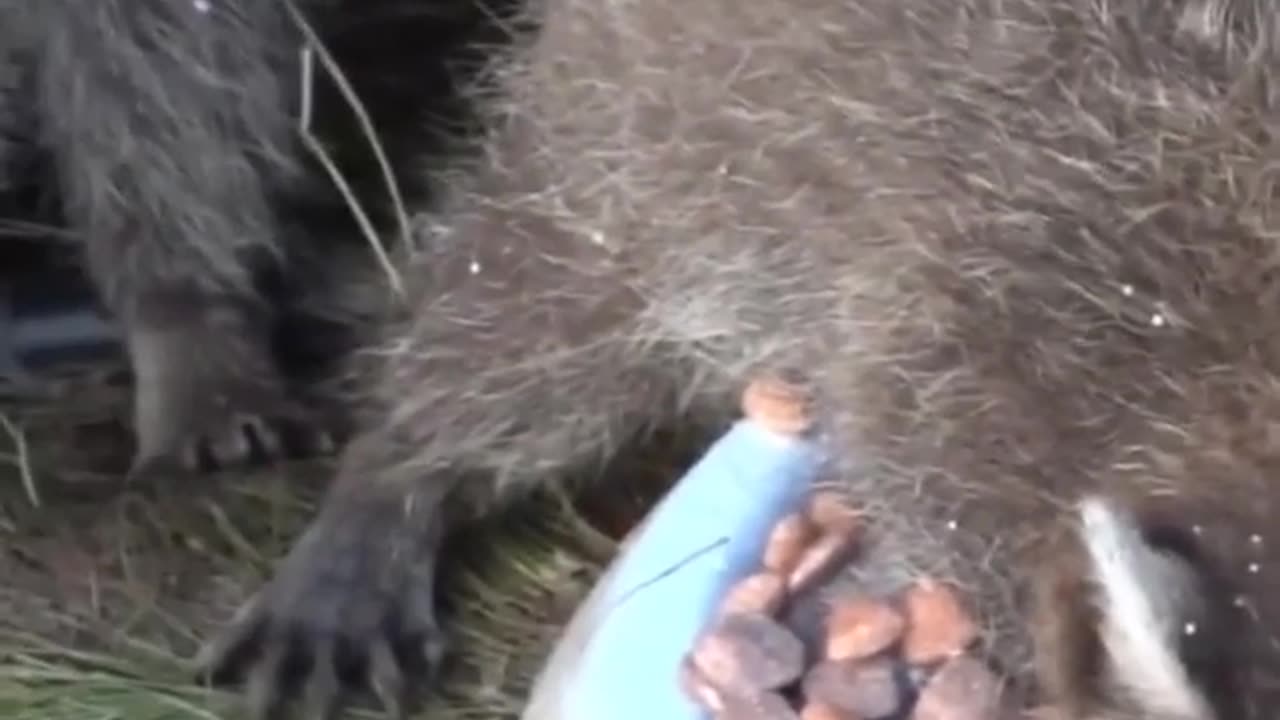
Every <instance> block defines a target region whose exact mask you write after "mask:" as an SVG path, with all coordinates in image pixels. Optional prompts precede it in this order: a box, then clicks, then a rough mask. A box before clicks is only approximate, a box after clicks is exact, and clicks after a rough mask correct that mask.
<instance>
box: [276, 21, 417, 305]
mask: <svg viewBox="0 0 1280 720" xmlns="http://www.w3.org/2000/svg"><path fill="white" fill-rule="evenodd" d="M283 2H284V5H285V7H286V8H287V9H288V10H289V13H290V15H292V16H293V20H294V22H295V23H296V24H297V26H298V29H299V30H301V31H302V34H303V35H304V36H305V38H306V45H305V46H304V47H303V51H302V53H303V54H302V60H303V62H302V75H303V77H302V93H303V107H302V111H301V113H300V118H299V125H300V131H301V134H302V137H303V141H304V142H305V143H306V145H307V148H308V150H310V151H311V152H312V153H314V154H316V156H317V158H319V159H320V161H321V163H322V164H323V165H324V166H325V171H326V172H328V173H329V175H330V177H331V178H333V180H334V182H335V183H337V184H338V189H339V191H340V192H342V194H343V197H344V198H345V199H346V200H347V202H348V203H350V204H352V210H353V211H355V212H356V214H357V221H358V222H360V225H361V230H362V231H364V232H365V233H366V234H369V235H370V240H371V242H373V244H374V252H375V253H376V254H377V256H378V262H379V263H380V264H381V265H382V266H383V270H384V271H386V272H387V273H388V278H389V280H390V282H391V284H392V288H393V290H394V291H395V292H396V294H397V296H399V297H400V299H404V297H405V294H404V284H403V283H402V282H401V280H400V276H399V274H398V273H397V272H396V270H395V266H394V265H393V264H392V262H391V259H390V258H389V257H388V255H387V253H386V251H385V249H383V248H382V246H381V244H380V243H378V242H377V233H376V232H374V230H373V225H372V223H370V222H369V220H368V216H367V215H366V214H365V213H364V212H363V210H362V209H360V208H359V202H358V201H357V200H356V199H355V195H354V193H352V192H351V188H350V186H349V185H348V183H346V182H345V180H344V179H343V178H342V177H341V173H340V172H339V171H338V169H337V167H336V165H335V163H334V162H333V160H332V158H330V157H329V156H328V154H327V153H326V152H325V151H324V149H323V146H322V145H321V144H320V142H319V140H317V139H316V137H315V135H314V133H312V132H311V118H312V110H313V104H314V98H313V87H314V84H313V83H314V80H315V77H314V76H315V68H314V65H315V62H314V60H315V57H319V59H320V63H321V65H322V66H323V67H324V69H325V71H326V72H328V73H329V76H330V77H332V78H333V81H334V83H335V84H336V85H337V86H338V90H339V92H341V93H342V97H343V99H344V100H346V101H347V104H348V105H349V106H350V107H351V111H352V112H353V113H355V116H356V119H357V120H358V121H359V123H360V129H361V131H362V132H363V133H364V135H365V139H366V140H367V141H368V142H369V147H370V149H372V150H373V155H374V158H375V159H376V160H377V163H378V169H379V170H380V171H381V173H382V177H383V181H384V182H385V183H386V185H387V192H388V193H389V194H390V195H391V204H392V209H393V210H394V212H395V216H396V223H397V224H398V225H399V226H400V236H401V241H402V242H403V243H404V245H405V247H408V246H409V244H410V242H411V241H412V235H411V233H412V231H411V229H410V226H409V215H408V212H407V211H406V210H405V203H404V198H403V197H402V195H401V193H400V185H399V183H397V182H396V178H395V174H394V172H393V171H392V169H391V163H390V161H388V160H387V155H386V152H385V151H384V149H383V147H382V143H381V142H380V141H379V140H378V133H377V131H376V130H375V129H374V126H373V121H372V119H370V117H369V113H368V112H367V111H366V110H365V107H364V104H363V103H361V102H360V98H359V96H358V95H357V94H356V92H355V89H354V88H352V87H351V83H350V82H348V81H347V78H346V75H345V74H344V73H343V72H342V69H341V68H340V67H339V66H338V64H337V62H335V61H334V59H333V57H332V56H331V55H330V54H329V51H328V49H327V48H326V47H325V46H324V43H323V42H322V41H321V40H320V36H319V35H317V34H316V32H315V30H314V28H312V27H311V24H310V23H309V22H308V21H307V19H306V17H305V16H304V15H303V14H302V12H301V11H300V10H298V7H297V5H296V4H295V3H294V2H293V0H283Z"/></svg>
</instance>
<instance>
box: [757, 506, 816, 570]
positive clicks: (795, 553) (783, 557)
mask: <svg viewBox="0 0 1280 720" xmlns="http://www.w3.org/2000/svg"><path fill="white" fill-rule="evenodd" d="M817 536H818V529H817V528H816V527H814V525H813V523H811V522H809V519H808V518H807V517H805V516H804V515H803V514H801V513H791V514H788V515H784V516H783V517H782V519H780V520H778V522H777V523H775V524H774V526H773V529H772V530H770V531H769V537H768V539H767V540H766V541H765V545H764V557H763V559H762V564H763V565H764V566H765V567H766V568H768V569H769V570H772V571H774V572H776V573H780V574H782V575H787V574H789V573H790V572H791V571H792V570H794V569H795V567H796V565H797V564H798V563H799V562H800V558H801V556H803V555H804V553H805V550H807V549H808V548H809V545H810V544H811V543H813V541H814V539H815V538H817Z"/></svg>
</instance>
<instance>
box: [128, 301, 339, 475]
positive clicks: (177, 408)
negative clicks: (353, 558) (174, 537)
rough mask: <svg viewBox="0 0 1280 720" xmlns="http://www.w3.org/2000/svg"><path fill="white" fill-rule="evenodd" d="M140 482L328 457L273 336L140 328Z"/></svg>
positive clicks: (134, 338) (135, 355) (136, 366)
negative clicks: (152, 476) (275, 351)
mask: <svg viewBox="0 0 1280 720" xmlns="http://www.w3.org/2000/svg"><path fill="white" fill-rule="evenodd" d="M128 338H129V353H130V357H131V360H132V365H133V371H134V431H135V433H136V436H137V451H136V453H135V456H134V462H133V473H134V474H135V475H139V474H147V473H152V472H155V471H157V470H159V469H162V468H163V469H175V468H176V469H179V470H183V471H195V470H214V469H222V468H227V467H232V466H242V465H245V464H248V463H250V462H254V461H274V460H278V459H280V458H282V457H284V456H286V455H289V454H314V453H321V452H327V451H328V450H330V449H331V448H332V446H333V441H332V438H331V437H330V436H329V435H328V434H327V433H326V432H324V431H323V430H322V429H320V428H318V427H317V426H316V424H315V423H314V422H313V416H312V414H311V413H309V412H308V411H307V410H306V408H305V407H303V405H302V403H299V402H297V401H296V400H294V399H293V398H292V397H291V396H290V394H289V392H288V391H287V390H286V388H285V384H284V382H283V381H282V379H281V378H280V376H279V373H278V371H277V369H276V365H275V362H274V361H273V359H272V357H271V352H270V348H269V346H268V344H267V341H266V338H265V335H262V336H261V337H259V336H257V334H255V333H252V332H250V331H248V330H247V329H246V325H245V324H243V323H233V322H224V323H216V322H208V323H190V324H184V325H171V326H168V327H164V328H160V329H157V328H149V327H139V328H131V329H130V331H129V333H128Z"/></svg>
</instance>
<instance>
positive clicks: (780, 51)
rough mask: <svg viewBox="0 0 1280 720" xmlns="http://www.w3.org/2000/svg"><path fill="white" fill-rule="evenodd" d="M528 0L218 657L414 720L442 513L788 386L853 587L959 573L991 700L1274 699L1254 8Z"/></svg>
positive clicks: (264, 677)
mask: <svg viewBox="0 0 1280 720" xmlns="http://www.w3.org/2000/svg"><path fill="white" fill-rule="evenodd" d="M530 12H531V13H533V16H534V17H533V19H534V21H535V24H536V25H537V26H538V30H537V31H536V32H534V33H531V34H530V35H529V36H528V37H527V38H525V39H524V41H523V42H522V43H520V44H519V45H518V47H517V48H516V49H515V50H514V51H512V52H511V54H510V57H509V58H507V60H506V61H505V64H504V65H503V67H504V73H505V75H504V79H503V92H502V93H500V94H499V95H498V96H497V97H495V98H489V100H488V102H489V106H488V111H489V117H488V123H489V128H490V133H489V135H488V136H487V138H486V139H485V141H484V143H483V148H482V149H483V152H482V153H480V155H479V156H478V158H477V160H476V162H475V163H474V164H473V165H472V166H471V167H469V168H468V169H467V172H466V173H464V174H463V176H462V177H461V178H460V179H459V181H458V182H457V183H456V184H455V185H454V186H453V187H452V188H451V194H450V197H449V198H448V200H447V202H446V203H445V205H444V207H443V208H442V209H440V210H439V211H433V212H427V213H422V214H421V216H420V231H421V232H420V235H419V238H418V241H419V243H420V244H421V247H420V248H419V249H418V251H417V254H416V256H415V257H414V258H413V259H412V261H411V262H410V263H409V264H408V265H407V266H406V267H405V268H404V275H405V277H406V278H408V279H409V280H410V281H411V282H412V283H413V284H414V288H413V289H412V298H413V312H412V313H410V314H409V317H408V318H406V319H404V320H403V321H402V322H394V323H389V325H388V327H387V329H386V334H387V335H386V338H387V339H386V342H385V343H384V346H383V348H382V350H383V353H382V357H383V363H382V364H381V366H380V369H379V370H378V372H377V374H376V376H375V377H374V378H372V379H370V380H369V392H370V394H371V395H372V396H373V398H374V400H375V402H376V404H377V407H378V408H379V410H378V412H377V413H375V414H373V416H372V417H371V418H370V419H369V420H368V421H367V422H366V423H365V424H364V426H363V427H362V429H361V431H360V433H359V434H358V435H357V437H356V438H355V439H354V440H353V441H352V442H351V443H350V444H349V445H348V446H347V448H346V449H345V451H344V454H343V458H342V462H341V468H340V470H339V473H338V476H337V478H336V480H335V484H334V486H333V488H332V491H331V494H330V496H329V499H328V501H327V503H326V505H325V506H324V507H323V508H322V510H321V511H320V513H319V514H318V516H317V517H316V519H315V520H314V522H313V524H312V525H311V527H310V529H309V530H308V531H307V533H306V534H305V535H304V536H303V537H302V538H301V539H300V540H299V541H298V543H297V544H296V546H295V547H294V548H293V550H292V551H291V553H290V554H289V555H288V557H286V558H284V559H283V561H282V562H281V564H280V565H279V567H278V568H277V571H276V575H275V577H274V579H272V580H271V581H270V582H269V583H268V584H267V585H266V586H265V587H264V588H263V589H262V591H261V592H260V593H259V594H258V595H257V596H256V597H255V598H254V599H253V600H252V601H251V602H250V603H249V604H248V606H247V607H246V609H245V610H244V612H243V613H242V614H241V615H240V616H238V617H237V618H236V619H235V620H234V621H233V622H232V624H231V626H230V628H229V629H228V631H227V632H226V634H225V635H223V636H222V637H221V638H219V639H217V640H216V641H215V642H214V643H213V644H212V645H211V646H210V648H209V650H208V653H207V654H206V655H205V657H204V658H203V665H204V667H206V668H207V669H208V670H209V672H210V675H211V676H212V677H213V678H214V680H216V681H219V682H221V681H234V680H239V679H247V680H248V682H249V693H250V697H251V698H252V700H253V703H254V707H255V708H256V712H258V713H259V714H260V715H270V714H272V713H274V712H276V711H277V710H279V709H280V708H281V707H284V705H285V704H286V703H287V702H288V701H289V700H290V699H291V698H292V696H293V693H292V692H291V691H292V690H296V689H299V688H300V689H301V690H302V691H303V695H302V697H303V698H304V699H305V700H306V701H307V702H309V703H312V704H313V705H312V706H313V707H314V708H315V709H316V712H317V713H319V712H328V711H330V710H332V709H333V708H334V707H337V705H338V704H339V702H340V698H341V697H342V695H343V689H344V688H345V687H346V686H347V685H348V684H349V683H350V682H356V683H359V682H364V681H367V682H368V683H369V684H370V685H371V686H372V687H373V688H374V689H376V690H377V691H378V693H379V694H380V695H381V696H382V698H383V700H384V701H385V703H386V704H387V706H388V708H389V709H390V711H391V712H392V713H393V714H397V715H399V714H401V713H402V712H403V709H404V707H405V702H406V700H405V698H406V697H407V693H408V691H409V690H410V689H412V687H413V686H414V685H415V682H412V681H411V678H412V679H416V678H420V677H424V676H423V675H422V674H421V673H422V671H423V670H424V669H425V668H429V667H431V666H433V665H434V663H435V662H436V661H438V659H439V657H440V655H441V653H442V652H443V645H442V641H441V638H440V634H439V630H438V628H437V624H436V619H435V615H434V613H433V600H432V596H433V582H434V562H433V560H434V556H435V553H436V551H437V549H438V547H439V543H440V539H441V537H442V536H443V535H444V534H445V533H447V532H448V531H449V529H450V528H451V527H453V526H454V525H456V523H457V522H460V521H461V520H464V519H465V518H468V517H473V516H474V515H475V514H477V513H483V512H486V511H487V510H488V509H489V508H492V507H494V506H496V504H497V503H498V502H499V501H501V500H503V499H506V498H511V497H516V496H519V495H520V494H521V493H522V492H524V491H526V490H528V489H529V488H532V487H535V486H537V485H538V484H540V483H544V482H549V481H554V480H557V479H560V478H564V477H567V476H571V475H574V474H575V473H578V472H580V471H583V470H584V469H590V468H591V467H598V466H599V464H600V462H601V461H602V460H606V459H609V458H614V457H618V456H621V455H625V454H627V453H633V452H639V451H641V450H640V448H643V447H644V442H645V440H646V438H648V437H651V436H652V433H653V432H654V431H656V430H664V429H665V430H670V429H676V430H682V429H683V431H685V432H700V431H701V430H708V429H712V428H715V427H717V426H718V424H720V423H722V422H724V421H725V420H726V419H728V418H730V417H731V416H732V414H733V413H734V410H735V401H736V392H737V388H739V387H740V386H741V384H742V383H743V382H745V380H746V379H747V378H748V377H750V376H751V375H752V374H753V373H756V372H761V371H765V372H768V371H784V370H785V371H788V372H798V373H800V374H802V375H803V376H804V377H805V378H807V381H808V382H809V383H810V384H811V385H812V388H813V390H814V392H815V395H816V397H817V398H818V401H819V404H820V406H821V408H822V413H823V426H824V428H825V433H826V442H827V443H828V444H829V448H830V450H831V452H832V455H833V467H832V468H831V470H830V477H829V478H827V479H826V481H827V482H829V483H831V484H833V485H835V486H837V487H841V488H843V490H844V491H845V492H847V493H848V494H849V496H850V497H851V498H852V499H853V500H854V501H855V502H857V503H858V504H860V505H862V506H864V507H866V508H867V509H868V517H869V518H870V520H869V522H870V528H869V530H870V533H871V537H872V538H873V541H872V542H871V547H870V548H869V554H868V555H867V557H865V558H863V559H862V561H861V562H860V564H859V567H858V568H857V569H856V570H854V569H851V570H850V571H849V574H848V576H847V577H845V578H843V579H842V580H841V581H840V582H843V583H853V584H856V585H857V586H859V587H860V588H861V589H863V590H864V591H867V592H872V593H876V592H890V591H893V590H896V589H898V588H900V587H902V586H903V585H904V584H906V583H908V582H910V581H911V580H912V579H913V578H915V577H917V576H919V575H920V574H923V573H928V574H930V575H932V576H934V577H942V578H945V579H947V580H949V581H951V582H954V583H955V584H956V585H957V586H958V587H960V588H961V589H962V590H963V591H964V592H965V593H966V595H968V596H969V597H970V598H972V599H973V601H974V603H975V604H976V607H977V609H978V612H979V616H980V617H981V618H982V620H983V621H984V628H985V629H986V633H985V638H986V641H985V646H984V652H985V654H986V655H987V657H988V658H990V659H991V661H992V662H993V663H995V664H996V665H997V666H998V667H1000V668H1001V669H1002V671H1003V672H1004V673H1005V674H1006V675H1007V677H1008V678H1009V680H1010V692H1011V693H1012V694H1014V695H1016V696H1017V699H1018V700H1019V701H1021V702H1024V703H1025V704H1028V705H1029V704H1032V703H1040V702H1043V703H1047V704H1049V705H1052V706H1053V707H1054V708H1055V709H1056V711H1057V712H1059V713H1060V715H1061V716H1062V717H1065V718H1069V719H1070V720H1131V719H1132V720H1191V719H1195V720H1209V719H1210V718H1214V719H1217V718H1223V719H1225V718H1239V717H1268V716H1269V715H1270V711H1271V709H1272V708H1275V707H1280V704H1277V701H1278V700H1280V690H1278V688H1280V684H1278V683H1277V680H1280V654H1278V653H1277V650H1276V647H1277V644H1276V640H1275V636H1276V633H1277V632H1278V631H1280V595H1278V594H1277V592H1276V590H1275V587H1276V584H1275V583H1273V582H1271V580H1272V579H1273V577H1274V575H1275V574H1276V573H1278V572H1280V555H1277V554H1276V553H1271V552H1270V547H1272V546H1273V544H1274V542H1275V541H1276V538H1274V537H1272V530H1273V526H1272V525H1271V522H1272V520H1273V518H1274V517H1275V513H1276V503H1277V500H1280V484H1277V480H1276V478H1275V474H1276V472H1277V470H1280V420H1278V419H1277V418H1280V335H1278V334H1277V332H1276V330H1275V325H1274V324H1273V322H1272V320H1278V319H1280V311H1278V312H1276V313H1273V312H1271V311H1270V310H1268V309H1267V308H1269V307H1271V304H1270V303H1271V301H1272V300H1273V299H1275V300H1278V301H1280V244H1277V243H1278V241H1277V238H1278V237H1280V234H1278V231H1280V218H1278V217H1277V216H1276V213H1275V212H1274V211H1273V208H1272V207H1271V203H1272V202H1273V196H1274V194H1275V192H1276V191H1275V187H1274V183H1275V178H1276V169H1275V168H1276V165H1275V161H1274V158H1275V155H1273V153H1275V152H1277V145H1276V143H1277V139H1276V135H1275V134H1276V131H1277V130H1278V129H1280V124H1278V121H1280V109H1277V107H1276V102H1277V98H1278V97H1280V95H1278V94H1277V93H1278V88H1280V86H1278V85H1277V80H1278V79H1280V74H1278V73H1277V70H1276V69H1277V68H1280V46H1277V41H1278V40H1280V6H1278V5H1276V4H1275V3H1273V2H1271V1H1270V0H1110V1H1109V2H1102V1H1100V0H959V1H952V2H943V1H941V0H765V1H763V2H751V3H742V2H737V1H735V0H679V1H678V2H677V0H612V1H611V2H607V3H600V2H593V1H590V0H545V2H544V3H542V4H541V5H538V6H537V7H535V8H533V9H532V10H531V11H530ZM1273 392H1276V393H1277V394H1276V396H1275V397H1273V396H1272V393H1273ZM1273 413H1275V414H1274V415H1273ZM699 429H701V430H699ZM707 437H708V438H709V437H710V435H708V436H707ZM1147 517H1157V518H1160V522H1159V523H1156V522H1154V521H1148V520H1146V519H1144V518H1147ZM1160 527H1170V528H1174V529H1177V530H1179V531H1180V532H1179V534H1178V537H1180V538H1181V537H1185V538H1187V539H1185V540H1182V541H1178V542H1174V541H1172V540H1170V539H1169V537H1172V536H1166V535H1167V534H1162V533H1161V532H1159V531H1158V530H1159V528H1160ZM1053 528H1061V529H1063V532H1062V533H1061V534H1060V535H1061V537H1060V538H1059V536H1058V535H1057V534H1055V533H1052V532H1050V530H1051V529H1053ZM1058 540H1061V542H1058ZM1036 606H1038V607H1039V611H1038V612H1035V611H1034V607H1036ZM1189 627H1194V628H1199V629H1200V630H1201V632H1200V633H1198V634H1196V633H1192V634H1187V632H1186V628H1189ZM1233 627H1238V628H1239V629H1238V630H1231V629H1230V628H1233ZM1214 629H1217V630H1214ZM1210 630H1214V631H1213V632H1210ZM297 668H309V672H308V673H307V674H306V677H305V681H306V682H305V683H303V684H302V685H298V683H297V682H296V681H297V678H296V677H295V676H294V673H292V670H295V669H297ZM316 716H320V715H316Z"/></svg>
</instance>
